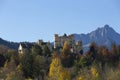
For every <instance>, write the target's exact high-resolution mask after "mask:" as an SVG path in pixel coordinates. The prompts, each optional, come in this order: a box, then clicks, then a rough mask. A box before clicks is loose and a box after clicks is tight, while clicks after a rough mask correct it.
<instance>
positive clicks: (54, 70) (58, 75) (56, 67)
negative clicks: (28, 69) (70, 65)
mask: <svg viewBox="0 0 120 80" xmlns="http://www.w3.org/2000/svg"><path fill="white" fill-rule="evenodd" d="M49 78H50V80H71V76H70V73H69V71H68V70H66V69H65V68H63V67H62V64H61V60H60V58H59V56H56V57H54V58H53V59H52V62H51V64H50V71H49Z"/></svg>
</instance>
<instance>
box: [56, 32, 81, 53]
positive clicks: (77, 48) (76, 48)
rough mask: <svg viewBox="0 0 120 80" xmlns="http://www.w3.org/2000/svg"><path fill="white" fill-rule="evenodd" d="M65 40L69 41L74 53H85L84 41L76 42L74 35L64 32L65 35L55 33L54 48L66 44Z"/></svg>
mask: <svg viewBox="0 0 120 80" xmlns="http://www.w3.org/2000/svg"><path fill="white" fill-rule="evenodd" d="M65 41H67V42H68V43H69V45H70V47H71V51H72V52H74V53H81V54H82V53H83V50H82V42H81V41H77V42H75V38H74V35H69V36H67V35H66V34H64V35H63V36H59V35H58V34H55V35H54V48H60V47H63V46H64V43H65Z"/></svg>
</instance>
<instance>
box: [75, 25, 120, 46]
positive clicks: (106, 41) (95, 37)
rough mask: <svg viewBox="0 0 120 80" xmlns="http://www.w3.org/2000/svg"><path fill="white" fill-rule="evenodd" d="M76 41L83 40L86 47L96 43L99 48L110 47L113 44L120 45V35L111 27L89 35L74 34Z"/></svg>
mask: <svg viewBox="0 0 120 80" xmlns="http://www.w3.org/2000/svg"><path fill="white" fill-rule="evenodd" d="M73 35H74V37H75V41H78V40H81V41H82V42H83V46H84V47H88V46H89V45H90V43H91V42H96V43H97V44H98V45H99V46H100V45H106V46H107V47H110V46H111V44H112V43H116V44H117V45H120V34H119V33H117V32H115V30H114V29H113V28H111V27H110V26H109V25H105V26H104V27H102V28H98V29H96V30H95V31H92V32H90V33H88V34H73Z"/></svg>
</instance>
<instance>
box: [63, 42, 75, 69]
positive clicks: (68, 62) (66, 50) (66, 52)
mask: <svg viewBox="0 0 120 80" xmlns="http://www.w3.org/2000/svg"><path fill="white" fill-rule="evenodd" d="M61 63H62V66H63V67H71V66H73V63H74V58H73V55H72V53H71V48H70V45H69V43H68V42H67V41H66V42H65V43H64V46H63V50H62V54H61Z"/></svg>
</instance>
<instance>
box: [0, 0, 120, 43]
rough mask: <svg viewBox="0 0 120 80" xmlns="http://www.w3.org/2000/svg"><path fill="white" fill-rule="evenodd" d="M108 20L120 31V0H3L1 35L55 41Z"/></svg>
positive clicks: (0, 16) (30, 39)
mask: <svg viewBox="0 0 120 80" xmlns="http://www.w3.org/2000/svg"><path fill="white" fill-rule="evenodd" d="M105 24H109V25H110V26H111V27H113V28H114V29H115V30H116V31H117V32H119V33H120V0H0V37H1V38H3V39H5V40H9V41H15V42H19V41H37V40H38V39H43V40H44V41H53V36H54V34H55V33H58V34H60V35H63V34H64V33H67V34H71V33H78V34H80V33H89V32H91V31H92V30H95V29H96V28H97V27H102V26H104V25H105Z"/></svg>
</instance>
